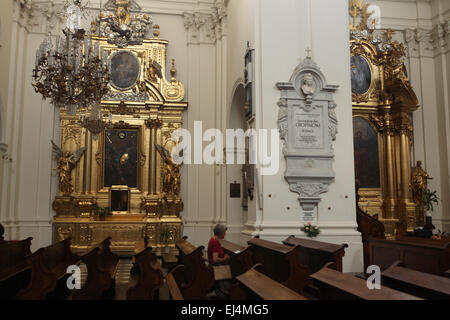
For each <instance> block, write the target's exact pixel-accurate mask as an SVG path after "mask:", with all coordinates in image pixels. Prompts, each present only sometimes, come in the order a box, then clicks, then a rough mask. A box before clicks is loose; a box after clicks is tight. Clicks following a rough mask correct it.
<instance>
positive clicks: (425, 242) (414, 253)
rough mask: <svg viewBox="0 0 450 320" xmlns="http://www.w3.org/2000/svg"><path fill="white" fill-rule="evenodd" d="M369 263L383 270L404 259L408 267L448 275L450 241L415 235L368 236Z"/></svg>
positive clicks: (438, 274)
mask: <svg viewBox="0 0 450 320" xmlns="http://www.w3.org/2000/svg"><path fill="white" fill-rule="evenodd" d="M367 241H368V245H369V264H370V265H377V266H379V267H380V268H381V271H384V270H386V269H387V268H389V267H390V266H391V265H392V264H393V263H394V262H396V261H402V262H403V264H404V266H405V267H406V268H408V269H413V270H416V271H421V272H425V273H430V274H434V275H437V276H443V277H445V276H446V274H445V273H446V271H447V270H449V269H450V241H448V240H447V241H439V240H432V239H422V238H415V237H401V238H398V239H397V240H385V239H380V238H368V239H367Z"/></svg>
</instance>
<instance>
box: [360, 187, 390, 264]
mask: <svg viewBox="0 0 450 320" xmlns="http://www.w3.org/2000/svg"><path fill="white" fill-rule="evenodd" d="M359 188H360V187H359V185H358V182H356V221H357V223H358V231H359V232H361V239H362V243H363V259H364V272H365V271H366V270H367V268H368V267H369V266H370V265H371V263H370V250H369V240H368V239H369V238H372V237H377V238H380V239H385V235H384V232H385V230H384V224H383V223H382V222H381V221H378V215H377V216H374V217H372V216H370V215H368V214H367V213H365V212H363V211H362V210H361V208H360V207H359V197H360V196H359Z"/></svg>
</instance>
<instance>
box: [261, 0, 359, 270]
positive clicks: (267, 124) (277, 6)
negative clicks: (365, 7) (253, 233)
mask: <svg viewBox="0 0 450 320" xmlns="http://www.w3.org/2000/svg"><path fill="white" fill-rule="evenodd" d="M260 9H261V11H260V19H261V23H260V25H259V28H260V29H259V34H260V37H259V40H256V41H257V42H258V41H259V44H257V45H256V50H257V62H256V64H257V65H258V66H259V70H257V73H258V75H257V77H258V76H259V77H260V80H261V83H260V87H258V86H257V88H258V89H257V92H258V93H257V97H256V99H257V100H258V99H260V105H261V109H259V110H257V117H258V119H257V121H256V123H257V128H258V129H259V128H263V129H277V128H278V126H277V119H278V106H277V102H278V100H279V98H280V92H279V91H278V90H277V89H276V88H275V83H276V82H283V81H284V82H286V81H288V80H289V78H290V76H291V75H292V73H293V71H294V69H295V67H296V66H297V65H299V63H300V61H301V59H304V58H305V57H306V49H307V48H308V47H309V48H311V49H312V58H313V60H314V61H315V62H316V63H317V64H318V65H319V67H320V68H321V70H322V72H323V73H324V74H325V77H326V78H327V81H328V83H329V84H333V85H339V90H338V91H337V93H336V94H335V95H334V98H335V102H336V103H337V108H336V114H337V118H338V122H339V123H338V131H339V132H338V135H337V139H336V141H335V142H334V150H335V161H334V164H333V169H334V171H335V172H336V179H335V182H334V183H332V184H331V186H330V190H329V192H328V193H325V194H323V195H322V201H321V202H320V203H319V207H318V217H317V218H318V225H319V227H320V228H321V230H322V233H321V235H320V236H319V238H318V240H323V241H327V242H331V243H339V244H342V243H347V244H349V248H348V249H347V250H346V254H345V257H344V271H347V272H348V271H359V272H360V271H362V242H361V236H360V234H359V233H358V232H357V231H356V229H357V223H356V208H355V187H354V165H353V162H354V160H353V143H352V141H353V130H352V127H353V126H352V108H351V105H352V98H351V85H350V50H349V30H348V25H349V20H348V1H347V0H314V1H311V0H284V1H276V2H275V1H271V0H261V1H260ZM257 28H258V26H257ZM257 32H258V31H257ZM256 38H257V39H258V37H256ZM258 51H260V52H259V53H258ZM331 57H332V58H331ZM337 61H339V63H336V62H337ZM257 105H258V102H257ZM280 157H281V167H280V170H279V172H278V174H277V175H274V176H264V177H261V182H262V198H263V210H262V211H263V213H262V215H261V223H260V225H259V227H260V231H259V234H260V236H261V237H262V238H267V239H269V240H273V241H277V242H278V241H281V240H283V239H284V238H286V237H287V236H289V235H292V234H293V235H296V236H298V237H304V233H303V232H302V231H301V230H300V228H301V227H302V225H303V223H302V221H301V212H302V211H301V209H300V204H299V201H298V195H297V194H295V193H292V192H290V191H289V186H288V184H287V182H286V181H285V179H284V172H285V161H284V157H283V156H282V152H281V146H280ZM255 197H256V196H255Z"/></svg>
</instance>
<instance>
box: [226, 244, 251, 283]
mask: <svg viewBox="0 0 450 320" xmlns="http://www.w3.org/2000/svg"><path fill="white" fill-rule="evenodd" d="M220 244H221V246H222V249H223V251H224V253H225V254H228V255H229V256H230V268H231V274H232V276H233V278H235V277H236V276H238V275H241V274H243V273H245V272H247V271H248V270H250V269H251V268H252V267H253V261H252V254H253V253H252V248H251V246H247V247H243V246H240V245H237V244H235V243H232V242H230V241H227V240H220Z"/></svg>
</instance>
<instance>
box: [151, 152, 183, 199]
mask: <svg viewBox="0 0 450 320" xmlns="http://www.w3.org/2000/svg"><path fill="white" fill-rule="evenodd" d="M155 147H156V150H158V152H159V154H160V155H161V158H162V159H163V160H164V164H165V165H164V179H163V191H164V192H165V193H167V194H172V195H176V196H178V195H179V194H180V185H181V173H180V168H181V165H178V164H177V163H175V162H174V161H173V159H172V157H171V155H170V153H169V151H168V150H167V149H166V148H164V147H162V146H160V145H158V144H155ZM182 152H183V151H182ZM182 152H181V153H180V156H181V157H182Z"/></svg>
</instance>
